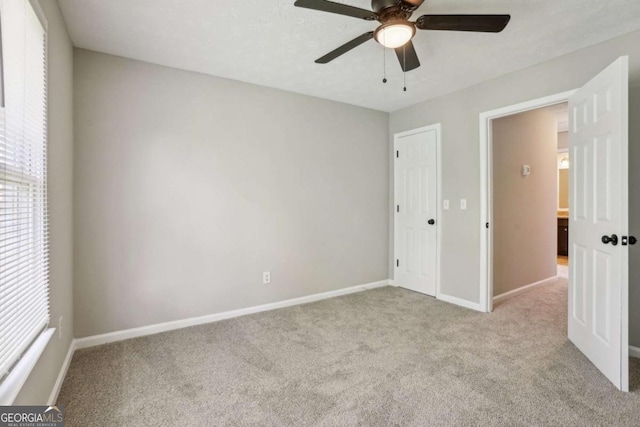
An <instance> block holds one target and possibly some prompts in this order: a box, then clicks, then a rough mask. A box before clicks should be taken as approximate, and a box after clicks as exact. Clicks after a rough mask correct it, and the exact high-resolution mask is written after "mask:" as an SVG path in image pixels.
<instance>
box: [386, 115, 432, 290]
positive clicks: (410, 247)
mask: <svg viewBox="0 0 640 427" xmlns="http://www.w3.org/2000/svg"><path fill="white" fill-rule="evenodd" d="M439 137H440V136H439V132H438V127H437V126H436V127H429V128H425V129H422V130H419V131H416V133H409V134H404V135H397V136H396V138H395V150H396V151H395V155H396V158H395V167H394V170H395V211H396V212H395V254H396V260H395V262H396V266H395V274H394V280H395V282H396V284H398V285H399V286H402V287H404V288H407V289H411V290H413V291H417V292H421V293H423V294H427V295H431V296H435V295H436V281H437V272H436V268H437V249H436V248H437V233H436V227H438V217H437V215H436V213H437V177H438V174H437V144H438V138H439Z"/></svg>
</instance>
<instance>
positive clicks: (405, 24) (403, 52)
mask: <svg viewBox="0 0 640 427" xmlns="http://www.w3.org/2000/svg"><path fill="white" fill-rule="evenodd" d="M422 3H424V0H371V9H373V11H369V10H365V9H360V8H358V7H353V6H349V5H346V4H340V3H334V2H331V1H326V0H297V1H296V2H295V6H298V7H304V8H307V9H314V10H320V11H323V12H331V13H337V14H339V15H345V16H351V17H354V18H359V19H364V20H365V21H378V22H380V24H381V25H380V26H379V27H378V28H376V29H375V31H369V32H367V33H364V34H363V35H361V36H359V37H356V38H355V39H353V40H351V41H350V42H348V43H345V44H344V45H342V46H340V47H339V48H337V49H336V50H334V51H331V52H329V53H328V54H326V55H325V56H323V57H322V58H319V59H317V60H316V63H318V64H326V63H328V62H331V61H333V60H334V59H336V58H337V57H339V56H341V55H343V54H345V53H347V52H349V51H350V50H351V49H354V48H355V47H358V46H360V45H361V44H362V43H364V42H366V41H369V40H371V39H375V40H376V41H377V42H378V43H380V44H381V45H382V46H384V47H387V48H390V49H395V51H396V55H397V56H398V60H399V61H400V66H401V67H402V70H403V71H405V72H407V71H411V70H414V69H416V68H418V67H419V66H420V61H419V60H418V54H417V53H416V50H415V48H414V47H413V43H412V42H411V39H413V36H414V35H415V34H416V29H418V30H442V31H474V32H482V33H499V32H500V31H502V30H504V28H505V27H506V26H507V24H508V23H509V20H510V19H511V16H510V15H422V16H421V17H420V18H418V19H417V20H416V21H415V22H411V21H409V18H411V15H412V14H413V12H415V11H416V9H418V8H419V7H420V6H421V5H422Z"/></svg>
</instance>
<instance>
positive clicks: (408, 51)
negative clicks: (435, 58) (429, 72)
mask: <svg viewBox="0 0 640 427" xmlns="http://www.w3.org/2000/svg"><path fill="white" fill-rule="evenodd" d="M396 55H397V56H398V61H400V66H401V67H402V71H404V72H405V73H406V72H407V71H411V70H415V69H416V68H418V67H419V66H420V60H419V59H418V54H417V53H416V48H415V47H413V42H412V41H411V40H409V42H407V44H405V45H404V46H400V47H398V48H396Z"/></svg>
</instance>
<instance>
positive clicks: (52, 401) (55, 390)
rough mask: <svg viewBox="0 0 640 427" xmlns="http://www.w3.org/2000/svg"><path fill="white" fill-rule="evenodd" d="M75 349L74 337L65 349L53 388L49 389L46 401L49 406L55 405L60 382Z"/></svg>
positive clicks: (60, 386) (65, 373) (62, 380)
mask: <svg viewBox="0 0 640 427" xmlns="http://www.w3.org/2000/svg"><path fill="white" fill-rule="evenodd" d="M75 351H76V340H75V339H74V340H71V344H69V351H67V356H66V357H65V358H64V361H63V362H62V366H61V367H60V373H59V374H58V379H56V383H55V384H54V385H53V390H51V394H50V395H49V402H48V403H47V404H48V405H49V406H53V405H55V404H56V401H57V400H58V394H60V389H61V388H62V383H63V382H64V378H65V377H66V376H67V371H68V370H69V365H71V359H73V353H74V352H75Z"/></svg>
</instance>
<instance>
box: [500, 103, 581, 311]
mask: <svg viewBox="0 0 640 427" xmlns="http://www.w3.org/2000/svg"><path fill="white" fill-rule="evenodd" d="M568 111H569V106H568V103H566V102H562V103H559V104H555V105H551V106H546V107H542V108H536V109H532V110H529V111H526V112H520V113H516V114H512V115H507V116H503V117H500V118H496V119H493V120H492V121H491V135H492V138H491V141H490V143H491V155H492V158H491V165H492V169H491V170H492V176H491V183H492V186H491V193H492V196H493V197H492V200H491V202H492V206H491V208H492V211H493V221H492V222H491V224H493V226H492V227H491V234H492V241H493V253H492V266H491V271H492V272H493V276H492V277H493V293H492V295H490V297H491V299H492V300H493V303H494V305H495V304H498V303H500V302H502V301H505V300H507V299H510V298H513V297H516V296H518V295H520V294H522V293H524V292H528V291H530V290H532V289H533V288H535V287H538V286H541V285H547V284H551V283H558V284H560V282H558V278H559V277H561V278H565V279H568V255H569V251H568V249H569V244H568V227H569V224H568V220H569V218H568V213H569V198H568V191H569V175H568V167H569V158H568V136H567V132H568V121H569V113H568Z"/></svg>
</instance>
